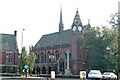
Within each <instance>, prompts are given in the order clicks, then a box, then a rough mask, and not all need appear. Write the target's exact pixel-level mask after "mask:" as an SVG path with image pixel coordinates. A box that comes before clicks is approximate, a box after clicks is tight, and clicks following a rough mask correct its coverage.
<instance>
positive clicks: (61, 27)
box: [59, 6, 64, 32]
mask: <svg viewBox="0 0 120 80" xmlns="http://www.w3.org/2000/svg"><path fill="white" fill-rule="evenodd" d="M63 28H64V26H63V21H62V6H61V10H60V22H59V32H62V31H63V30H64V29H63Z"/></svg>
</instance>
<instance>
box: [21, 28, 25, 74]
mask: <svg viewBox="0 0 120 80" xmlns="http://www.w3.org/2000/svg"><path fill="white" fill-rule="evenodd" d="M24 30H25V29H23V30H22V35H21V73H22V69H23V60H22V58H23V57H22V48H23V31H24Z"/></svg>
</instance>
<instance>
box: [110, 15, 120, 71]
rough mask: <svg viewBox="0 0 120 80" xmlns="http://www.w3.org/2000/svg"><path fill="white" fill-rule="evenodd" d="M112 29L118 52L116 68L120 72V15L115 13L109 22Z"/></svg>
mask: <svg viewBox="0 0 120 80" xmlns="http://www.w3.org/2000/svg"><path fill="white" fill-rule="evenodd" d="M109 22H110V24H111V25H112V27H114V28H116V29H117V33H118V36H117V42H118V50H117V66H118V67H117V68H118V70H119V72H120V13H115V14H112V15H111V20H110V21H109Z"/></svg>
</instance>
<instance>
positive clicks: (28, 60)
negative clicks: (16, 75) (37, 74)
mask: <svg viewBox="0 0 120 80" xmlns="http://www.w3.org/2000/svg"><path fill="white" fill-rule="evenodd" d="M35 59H36V54H35V53H34V52H31V51H30V53H29V54H27V51H26V48H25V47H23V48H22V52H21V62H20V70H21V73H22V70H23V69H24V65H25V64H28V65H29V69H30V72H31V71H33V68H34V63H35Z"/></svg>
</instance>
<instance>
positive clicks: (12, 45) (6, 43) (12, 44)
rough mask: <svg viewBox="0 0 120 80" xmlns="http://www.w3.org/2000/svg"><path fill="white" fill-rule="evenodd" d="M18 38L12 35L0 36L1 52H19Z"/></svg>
mask: <svg viewBox="0 0 120 80" xmlns="http://www.w3.org/2000/svg"><path fill="white" fill-rule="evenodd" d="M16 42H17V41H16V36H15V35H12V34H0V51H5V50H6V51H17V49H18V48H17V43H16Z"/></svg>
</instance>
